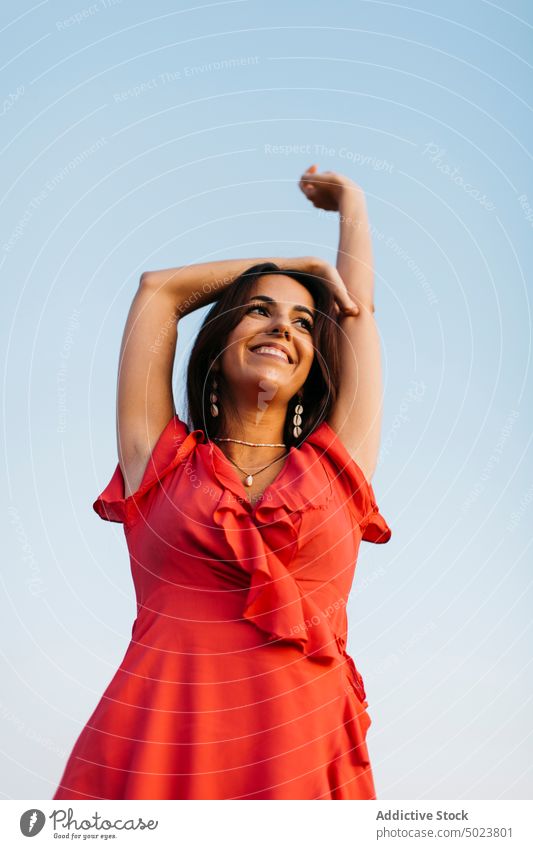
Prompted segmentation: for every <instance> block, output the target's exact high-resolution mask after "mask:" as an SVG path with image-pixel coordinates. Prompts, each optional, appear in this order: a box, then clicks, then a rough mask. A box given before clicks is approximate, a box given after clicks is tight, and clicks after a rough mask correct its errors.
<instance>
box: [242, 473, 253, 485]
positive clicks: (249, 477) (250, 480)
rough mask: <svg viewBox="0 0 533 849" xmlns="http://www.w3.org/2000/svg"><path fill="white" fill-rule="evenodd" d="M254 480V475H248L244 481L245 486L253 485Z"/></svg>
mask: <svg viewBox="0 0 533 849" xmlns="http://www.w3.org/2000/svg"><path fill="white" fill-rule="evenodd" d="M253 482H254V479H253V477H252V475H247V476H246V480H245V481H244V485H245V486H251V485H252V484H253Z"/></svg>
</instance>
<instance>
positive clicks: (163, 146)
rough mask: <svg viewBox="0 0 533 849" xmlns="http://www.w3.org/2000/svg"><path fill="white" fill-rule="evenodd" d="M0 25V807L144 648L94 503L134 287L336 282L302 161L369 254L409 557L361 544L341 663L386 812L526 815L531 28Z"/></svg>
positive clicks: (205, 14)
mask: <svg viewBox="0 0 533 849" xmlns="http://www.w3.org/2000/svg"><path fill="white" fill-rule="evenodd" d="M10 5H11V8H8V7H6V6H3V7H2V10H1V11H0V43H1V45H2V63H3V70H2V97H3V98H4V101H3V105H2V107H1V110H0V120H1V128H2V133H1V145H2V192H1V196H2V203H1V208H0V234H1V235H0V264H1V268H2V279H3V287H2V291H3V309H2V311H1V313H2V318H1V321H2V326H3V333H2V363H3V381H2V401H3V410H2V412H3V421H4V426H3V431H2V436H3V466H4V481H5V483H4V487H3V492H2V495H3V500H4V503H3V508H2V510H1V515H2V517H3V519H4V522H5V525H4V533H3V540H4V554H5V558H4V567H3V569H2V573H1V577H2V591H3V604H2V610H3V615H2V623H1V628H2V632H3V633H2V640H1V643H2V649H1V652H2V660H3V678H2V680H3V685H4V686H3V687H2V695H1V696H0V715H1V717H2V723H1V728H2V732H1V733H2V746H1V747H2V751H3V761H2V764H3V765H2V775H1V783H0V793H1V796H2V798H8V799H9V798H13V799H26V798H27V799H47V798H51V795H52V793H53V791H54V790H55V787H56V784H57V782H58V780H59V778H60V775H61V772H62V769H63V767H64V764H65V761H66V757H67V756H68V754H69V753H70V750H71V747H72V745H73V743H74V741H75V739H76V737H77V736H78V734H79V732H80V731H81V729H82V727H83V725H84V724H85V722H86V721H87V719H88V717H89V715H90V713H91V712H92V710H93V709H94V707H95V706H96V704H97V702H98V700H99V699H100V697H101V694H102V693H103V691H104V689H105V687H106V686H107V684H108V683H109V681H110V680H111V678H112V676H113V674H114V672H115V671H116V668H117V667H118V665H119V663H120V661H121V659H122V657H123V655H124V652H125V650H126V648H127V644H128V641H129V639H130V636H131V625H132V623H133V620H134V618H135V597H134V592H133V586H132V582H131V576H130V574H129V561H128V554H127V549H126V544H125V540H124V536H123V532H122V527H121V526H120V525H113V524H110V523H103V522H102V520H101V519H99V517H98V516H97V515H96V513H94V512H93V510H92V502H93V501H94V499H95V498H96V496H97V495H98V494H99V493H100V492H101V491H102V489H103V488H104V486H105V485H106V484H107V482H108V481H109V479H110V477H111V474H112V472H113V471H114V468H115V465H116V462H117V460H116V445H115V420H114V416H115V407H114V405H115V384H116V368H117V358H118V351H119V346H120V340H121V335H122V329H123V326H124V322H125V319H126V315H127V311H128V309H129V305H130V303H131V300H132V298H133V295H134V292H135V289H136V286H137V282H138V278H139V275H140V273H141V272H142V271H143V270H145V269H148V268H158V267H159V268H162V267H167V266H173V265H182V264H186V263H194V262H203V261H206V260H208V259H214V258H218V259H227V258H231V257H256V256H279V255H283V256H298V255H302V254H310V253H312V254H316V255H320V256H323V257H324V258H326V259H328V260H330V261H334V259H335V250H336V242H337V225H336V220H335V216H334V215H333V214H331V213H327V214H324V213H323V214H320V213H319V212H318V211H317V210H315V209H314V208H313V207H312V206H311V205H310V204H308V203H307V202H306V200H305V198H304V197H303V195H301V193H300V192H299V190H298V188H297V180H298V178H299V175H300V174H301V172H302V171H303V170H304V169H305V168H306V167H307V166H308V165H309V164H311V163H313V162H315V163H317V164H318V166H319V169H320V170H324V169H328V170H336V171H342V172H344V173H346V174H348V175H349V176H350V177H351V178H352V179H354V180H355V181H356V182H358V183H359V184H360V185H361V186H362V187H363V189H364V191H365V193H366V196H367V200H368V209H369V215H370V220H371V223H372V226H373V228H374V230H373V232H374V240H373V244H374V254H375V264H376V298H375V302H376V319H377V321H378V324H379V330H380V334H381V339H382V353H383V376H384V415H383V430H382V450H381V456H380V463H379V466H378V469H377V471H376V474H375V476H374V478H373V486H374V491H375V493H376V497H377V500H378V504H379V506H380V508H381V511H382V513H383V515H384V516H385V518H386V519H387V521H388V522H389V524H390V526H391V528H392V530H393V537H392V539H391V541H390V542H389V543H388V544H387V545H384V546H377V545H372V544H367V543H365V544H363V545H362V547H361V551H360V555H359V561H358V565H357V573H356V580H355V584H354V588H353V591H352V595H351V599H350V607H349V618H350V637H349V645H348V649H349V651H350V653H351V655H352V657H353V658H354V660H355V662H356V664H357V666H358V668H359V669H360V670H361V673H362V675H363V677H364V680H365V685H366V689H367V694H368V700H369V713H370V715H371V717H372V720H373V724H372V726H371V728H370V730H369V733H368V738H367V742H368V745H369V750H370V754H371V758H372V762H373V767H374V773H375V779H376V786H377V791H378V797H379V798H380V799H387V798H388V799H409V798H412V799H432V798H433V799H439V798H442V799H456V798H457V799H483V798H489V799H491V798H494V799H496V798H502V799H512V798H518V799H524V798H531V793H532V790H533V772H532V769H533V766H532V765H533V757H532V754H533V753H532V745H531V711H532V699H533V687H532V679H531V645H532V622H531V610H532V602H533V592H532V586H531V538H532V534H531V527H532V521H531V517H532V506H531V502H532V500H533V481H532V478H533V475H532V464H531V456H532V451H531V424H529V425H528V421H529V422H530V423H531V413H532V409H531V406H532V405H531V332H530V331H531V313H530V281H531V276H532V255H531V243H532V237H533V185H532V181H531V174H532V169H531V153H530V152H529V150H528V148H530V139H531V129H532V127H531V124H532V122H531V105H530V103H529V102H528V101H530V97H529V95H530V92H531V87H532V82H533V80H532V76H533V75H532V66H531V62H532V49H531V45H532V34H533V29H532V25H533V9H532V7H531V4H530V3H528V2H525V0H504V1H503V0H502V2H500V3H492V2H485V0H472V2H469V3H465V2H457V0H450V2H447V3H438V2H434V3H427V2H423V0H411V2H410V3H409V4H405V5H404V4H402V3H400V2H382V1H381V0H364V1H363V0H350V2H348V0H345V2H343V1H342V0H330V2H328V3H327V4H325V3H315V4H312V3H303V2H301V0H296V2H293V3H286V2H284V3H281V2H277V0H274V2H271V3H270V4H268V5H267V4H265V3H263V2H259V0H231V2H214V3H196V4H194V3H191V2H188V3H183V4H181V3H179V4H178V3H172V2H170V0H153V2H151V3H150V4H148V5H147V4H145V3H135V2H128V0H121V2H117V0H96V2H94V3H90V2H87V3H86V4H85V5H84V4H83V0H80V2H78V3H67V2H46V1H45V2H41V3H36V4H35V5H31V4H27V3H24V2H22V3H21V4H18V5H17V6H16V7H15V6H13V4H10ZM203 314H204V311H200V312H196V313H195V314H194V315H192V316H189V317H188V318H187V319H185V320H184V322H183V323H182V324H181V325H180V328H181V331H182V332H181V333H180V340H179V349H178V354H177V358H176V370H175V387H176V400H177V403H178V407H179V411H180V413H183V412H184V408H183V385H184V384H183V375H184V367H185V362H186V356H187V353H188V351H189V350H190V345H191V341H192V339H193V337H194V334H195V332H196V330H197V328H198V326H199V323H200V322H201V319H202V317H203Z"/></svg>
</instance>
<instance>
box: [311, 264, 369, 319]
mask: <svg viewBox="0 0 533 849" xmlns="http://www.w3.org/2000/svg"><path fill="white" fill-rule="evenodd" d="M309 260H310V261H311V267H310V268H309V271H310V273H312V274H314V275H315V276H316V277H319V278H320V279H321V280H322V281H323V282H324V283H325V284H326V286H327V287H328V288H329V289H330V290H331V292H332V293H333V295H334V297H335V308H336V313H337V318H343V317H344V316H346V315H359V307H358V306H357V304H356V303H355V301H354V300H353V298H352V297H351V295H350V293H349V292H348V290H347V288H346V285H345V283H344V280H343V279H342V277H341V276H340V274H339V272H338V270H337V269H336V268H335V266H334V265H331V263H329V262H326V260H324V259H320V258H318V257H309Z"/></svg>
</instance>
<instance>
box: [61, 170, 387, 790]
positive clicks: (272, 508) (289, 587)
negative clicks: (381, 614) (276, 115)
mask: <svg viewBox="0 0 533 849" xmlns="http://www.w3.org/2000/svg"><path fill="white" fill-rule="evenodd" d="M335 185H337V184H335ZM325 191H326V190H325V189H324V188H323V187H322V189H321V192H322V195H320V194H319V195H317V197H321V196H324V197H326V199H327V205H328V208H330V205H331V203H333V199H332V197H330V196H329V195H328V194H327V191H326V194H325V195H324V192H325ZM336 196H337V190H335V192H334V193H333V197H336ZM324 202H325V201H324ZM351 283H352V287H351V291H352V293H353V295H352V294H350V291H349V290H348V288H347V286H346V285H345V282H344V281H343V279H342V278H341V276H340V273H339V270H338V269H336V268H333V267H332V266H330V265H329V264H328V263H326V262H324V261H322V260H320V259H317V258H315V257H300V258H295V259H292V260H285V259H281V258H274V259H271V260H269V259H268V258H260V259H257V260H254V261H250V260H224V261H221V262H216V263H205V264H200V265H196V266H187V267H183V268H176V269H169V270H166V271H160V272H150V273H147V274H145V275H143V277H142V279H141V282H140V286H139V290H138V292H137V294H136V296H135V298H134V300H133V303H132V307H131V309H130V313H129V315H128V320H127V322H126V328H125V330H124V337H123V343H122V348H121V355H120V366H119V386H118V405H117V410H118V421H117V435H118V455H119V462H118V464H117V466H116V468H115V471H114V474H113V476H112V478H111V480H110V481H109V483H108V485H107V486H106V487H105V489H104V490H103V491H102V492H101V493H100V495H99V496H98V498H97V499H96V501H95V502H94V504H93V507H94V509H95V511H96V512H97V514H98V515H99V516H100V517H101V518H102V519H105V520H107V521H112V522H120V523H122V524H123V526H124V532H125V535H126V540H127V545H128V549H129V553H130V559H131V570H132V576H133V581H134V585H135V590H136V595H137V618H136V620H135V623H134V626H133V629H132V639H131V642H130V644H129V646H128V649H127V651H126V654H125V656H124V659H123V661H122V663H121V665H120V668H119V669H118V671H117V672H116V674H115V675H114V677H113V679H112V681H111V682H110V684H109V686H108V687H107V689H106V691H105V693H104V694H103V696H102V698H101V699H100V701H99V703H98V704H97V706H96V708H95V710H94V711H93V713H92V715H91V717H90V718H89V720H88V722H87V724H86V726H85V727H84V728H83V730H82V732H81V734H80V735H79V737H78V740H77V741H76V744H75V746H74V749H73V751H72V753H71V756H70V758H69V760H68V762H67V765H66V767H65V770H64V773H63V776H62V778H61V782H60V784H59V786H58V788H57V790H56V793H55V795H54V797H53V798H54V799H375V798H376V791H375V787H374V780H373V775H372V769H371V766H370V759H369V754H368V749H367V745H366V732H367V730H368V727H369V725H370V722H371V720H370V717H369V715H368V713H367V711H366V708H367V701H366V693H365V688H364V684H363V679H362V677H361V675H360V673H359V671H358V669H357V667H356V666H355V663H354V661H353V659H352V658H351V657H350V655H349V654H348V653H347V651H346V644H347V636H348V631H347V628H348V623H347V617H346V604H347V601H348V596H349V593H350V589H351V586H352V583H353V579H354V573H355V566H356V562H357V556H358V551H359V546H360V543H361V541H362V540H367V541H368V542H373V543H384V542H387V541H388V540H389V539H390V537H391V530H390V528H389V526H388V524H387V522H386V521H385V519H384V518H383V516H382V515H381V513H380V511H379V508H378V506H377V503H376V499H375V495H374V491H373V489H372V485H371V484H370V480H369V476H367V475H366V474H365V471H364V470H363V468H362V466H361V465H360V464H359V463H358V462H357V461H356V459H355V456H356V452H355V451H354V452H353V453H352V451H349V450H348V448H347V446H346V444H345V442H344V440H343V439H342V438H341V437H340V436H339V430H340V428H342V427H343V424H344V422H343V420H342V416H343V415H345V412H346V404H347V403H348V402H350V403H352V404H353V401H354V399H356V401H357V406H358V410H357V415H356V416H350V422H352V421H355V422H356V423H358V426H359V427H360V426H361V425H364V424H365V422H368V421H369V420H370V417H372V421H374V420H375V419H376V418H378V416H377V410H376V409H374V408H373V406H374V400H375V397H376V395H375V392H374V391H372V392H369V391H368V390H367V388H365V387H367V386H368V379H367V380H366V381H365V380H359V381H358V382H356V381H355V380H354V375H357V371H356V367H355V366H354V365H353V364H350V363H349V362H348V361H347V357H348V356H352V358H353V355H352V352H353V350H354V349H356V350H357V353H358V356H359V357H360V359H361V362H366V363H367V367H368V368H370V370H371V374H370V379H371V380H372V381H375V382H377V383H379V380H378V378H379V363H374V362H373V357H374V356H376V348H375V344H374V343H375V329H374V327H373V322H374V318H373V309H370V306H372V307H373V304H372V292H371V291H370V290H369V291H367V292H366V293H365V292H364V291H363V289H362V288H361V287H359V288H358V287H357V286H356V285H355V284H354V280H353V279H352V280H351ZM352 297H353V298H354V299H353V300H352ZM355 300H357V303H354V301H355ZM209 303H212V306H211V309H210V310H209V312H208V313H207V315H206V316H205V318H204V321H203V323H202V325H201V327H200V330H199V332H198V335H197V337H196V340H195V342H194V345H193V348H192V351H191V355H190V359H189V364H188V369H187V375H186V388H187V400H188V423H186V422H185V421H183V420H182V419H181V418H180V417H179V416H178V415H177V414H176V412H175V407H174V401H173V393H172V372H173V364H174V356H175V348H176V341H177V327H178V323H179V319H180V317H182V316H184V315H186V314H187V313H189V312H191V311H192V309H196V308H198V307H201V306H204V305H206V304H209ZM191 305H192V306H191ZM359 305H361V306H362V307H363V309H362V310H361V309H360V306H359ZM162 328H165V332H164V333H163V332H162ZM154 339H156V340H158V342H157V344H154V341H153V340H154ZM346 339H348V340H349V345H348V344H346V343H345V341H344V340H346ZM367 349H368V350H367ZM365 352H366V353H365ZM341 357H343V361H342V364H341ZM365 357H366V359H365ZM368 364H370V365H368ZM341 366H342V367H341ZM359 386H362V389H360V388H358V387H359ZM344 432H345V433H347V434H348V433H349V434H350V435H351V437H352V439H354V440H355V437H357V434H356V432H355V429H354V428H352V429H350V431H348V430H346V429H345V430H344ZM358 441H362V440H359V439H358ZM361 456H362V455H361ZM365 457H366V461H367V463H368V466H370V465H371V463H372V457H370V456H369V455H365Z"/></svg>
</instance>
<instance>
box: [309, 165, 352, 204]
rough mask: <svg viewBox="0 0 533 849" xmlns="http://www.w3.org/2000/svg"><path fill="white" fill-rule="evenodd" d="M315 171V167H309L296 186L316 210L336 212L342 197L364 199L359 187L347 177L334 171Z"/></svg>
mask: <svg viewBox="0 0 533 849" xmlns="http://www.w3.org/2000/svg"><path fill="white" fill-rule="evenodd" d="M317 170H318V169H317V166H316V165H310V166H309V168H308V169H307V171H304V173H303V174H302V176H301V178H300V181H299V183H298V185H299V187H300V189H301V190H302V192H303V193H304V195H305V196H306V198H307V199H308V200H310V201H311V203H312V204H313V206H316V207H317V208H318V209H326V210H330V211H335V212H338V211H339V208H340V202H341V199H342V197H343V195H347V194H353V195H354V196H356V197H360V198H363V197H364V195H363V190H362V189H361V187H360V186H358V185H357V183H354V181H353V180H350V178H349V177H345V176H344V175H343V174H337V173H336V172H334V171H323V172H322V173H321V174H319V173H317Z"/></svg>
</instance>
